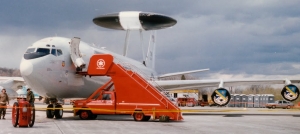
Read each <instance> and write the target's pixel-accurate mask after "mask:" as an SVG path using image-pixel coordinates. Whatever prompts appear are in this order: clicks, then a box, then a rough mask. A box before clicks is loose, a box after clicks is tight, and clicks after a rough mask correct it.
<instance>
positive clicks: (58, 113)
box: [54, 105, 64, 119]
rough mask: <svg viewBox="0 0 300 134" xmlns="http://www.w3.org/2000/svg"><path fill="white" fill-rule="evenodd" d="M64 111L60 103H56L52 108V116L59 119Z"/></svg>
mask: <svg viewBox="0 0 300 134" xmlns="http://www.w3.org/2000/svg"><path fill="white" fill-rule="evenodd" d="M63 114H64V111H63V108H62V106H61V105H57V106H56V107H55V110H54V116H55V118H56V119H61V118H62V117H63Z"/></svg>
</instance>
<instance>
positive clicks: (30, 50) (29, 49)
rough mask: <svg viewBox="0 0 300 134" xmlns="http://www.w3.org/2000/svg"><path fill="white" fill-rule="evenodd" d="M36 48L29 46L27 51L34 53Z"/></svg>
mask: <svg viewBox="0 0 300 134" xmlns="http://www.w3.org/2000/svg"><path fill="white" fill-rule="evenodd" d="M34 50H35V48H28V49H27V51H26V52H25V53H33V52H34Z"/></svg>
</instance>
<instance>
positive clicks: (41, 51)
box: [36, 48, 50, 54]
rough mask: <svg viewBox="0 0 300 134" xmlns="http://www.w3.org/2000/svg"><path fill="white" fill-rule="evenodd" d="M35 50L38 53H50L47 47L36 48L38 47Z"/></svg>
mask: <svg viewBox="0 0 300 134" xmlns="http://www.w3.org/2000/svg"><path fill="white" fill-rule="evenodd" d="M36 52H38V53H45V54H49V53H50V49H48V48H38V49H37V50H36Z"/></svg>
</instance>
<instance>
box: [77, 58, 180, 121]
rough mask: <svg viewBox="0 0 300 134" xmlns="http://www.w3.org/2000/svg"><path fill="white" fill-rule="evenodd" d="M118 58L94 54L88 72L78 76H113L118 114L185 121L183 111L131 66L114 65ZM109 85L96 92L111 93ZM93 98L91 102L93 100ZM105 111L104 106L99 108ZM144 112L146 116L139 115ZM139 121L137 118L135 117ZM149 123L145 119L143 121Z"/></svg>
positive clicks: (116, 112)
mask: <svg viewBox="0 0 300 134" xmlns="http://www.w3.org/2000/svg"><path fill="white" fill-rule="evenodd" d="M113 60H114V58H113V56H112V55H109V54H97V55H93V56H92V57H91V59H90V64H89V67H88V70H87V72H78V74H82V75H89V76H90V77H92V76H109V77H111V81H112V82H113V86H109V88H114V89H113V91H114V92H115V96H116V97H115V109H114V110H115V111H114V112H115V114H131V115H133V116H147V117H149V118H150V117H152V120H155V119H159V120H160V121H165V120H167V121H168V120H174V121H180V120H183V118H182V114H181V111H180V109H179V108H178V107H177V106H176V105H174V104H173V103H172V101H170V100H169V99H168V97H166V96H165V95H164V94H163V93H162V92H161V91H159V90H158V89H157V88H156V87H154V86H153V85H152V84H150V83H149V82H148V81H146V80H145V79H144V78H143V77H141V76H140V75H139V74H138V73H136V72H134V71H132V70H131V69H129V68H128V67H123V66H121V64H116V63H115V62H113ZM111 81H109V82H107V83H106V84H105V85H104V86H102V87H100V88H99V89H98V90H97V91H95V92H94V93H93V95H91V96H94V95H95V94H97V92H100V91H103V92H104V91H108V90H109V89H107V87H106V86H107V85H109V83H110V82H111ZM91 96H90V97H89V98H88V99H87V101H91ZM99 109H101V106H99ZM136 113H142V114H136ZM134 118H136V117H134ZM143 121H145V120H143Z"/></svg>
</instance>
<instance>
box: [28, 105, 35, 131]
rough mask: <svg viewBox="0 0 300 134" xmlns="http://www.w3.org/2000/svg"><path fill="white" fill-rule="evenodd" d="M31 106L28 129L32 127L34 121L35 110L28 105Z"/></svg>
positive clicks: (32, 106)
mask: <svg viewBox="0 0 300 134" xmlns="http://www.w3.org/2000/svg"><path fill="white" fill-rule="evenodd" d="M30 106H31V113H30V116H31V117H30V122H29V127H32V126H33V125H34V121H35V108H34V105H32V104H31V105H30Z"/></svg>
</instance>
